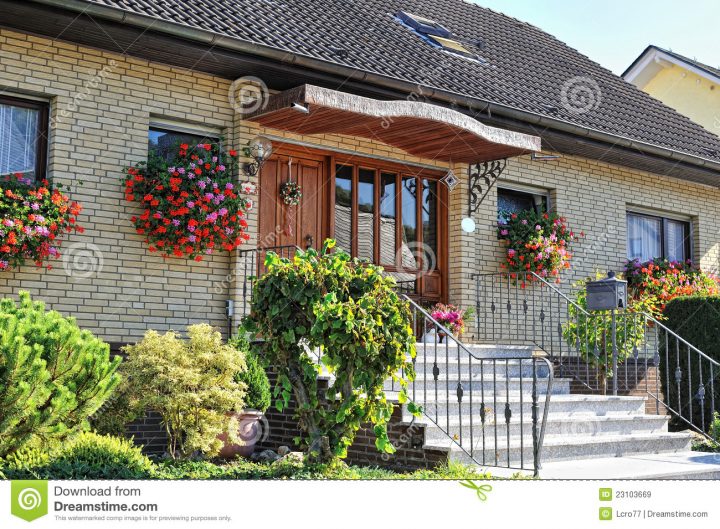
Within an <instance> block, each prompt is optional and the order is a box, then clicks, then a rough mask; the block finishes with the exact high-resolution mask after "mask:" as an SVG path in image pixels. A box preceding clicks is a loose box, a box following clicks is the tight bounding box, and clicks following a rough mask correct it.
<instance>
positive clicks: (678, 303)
mask: <svg viewBox="0 0 720 529" xmlns="http://www.w3.org/2000/svg"><path fill="white" fill-rule="evenodd" d="M664 315H665V318H666V319H667V321H666V322H665V324H666V325H667V326H668V327H669V328H670V329H671V330H672V331H674V332H675V333H677V334H678V335H679V336H681V337H682V338H683V339H685V340H687V341H688V342H689V343H691V344H692V345H693V346H695V347H697V348H698V349H700V350H701V351H702V352H703V353H705V354H706V355H707V356H709V357H710V358H712V359H713V360H715V361H716V362H720V296H688V297H679V298H675V299H673V300H670V301H669V302H668V304H667V305H666V307H665V311H664ZM667 342H668V347H667V351H666V347H665V337H664V336H661V340H660V358H661V361H660V373H661V376H660V378H661V382H662V385H663V394H664V395H665V397H666V402H668V403H669V405H670V406H671V407H672V408H673V409H674V410H676V411H678V412H680V413H681V414H682V415H683V417H686V418H687V419H690V418H691V415H692V422H693V423H694V424H696V425H697V426H701V423H702V418H703V415H702V413H701V408H700V399H699V389H700V382H702V383H703V385H704V390H705V399H704V404H705V405H704V419H705V421H704V422H705V430H706V431H709V429H710V425H711V423H712V418H711V417H712V415H711V401H712V395H711V394H710V390H711V384H710V373H711V370H710V364H711V362H710V361H708V360H702V361H699V355H698V354H697V353H695V352H694V351H693V350H690V354H689V358H690V361H689V363H688V348H687V347H686V346H685V345H684V344H682V343H681V342H678V341H677V340H675V339H674V338H673V337H672V336H668V341H667ZM678 353H679V354H678ZM678 365H679V367H680V377H681V378H680V393H679V395H678V385H677V383H676V378H675V374H676V371H677V368H678ZM701 371H702V377H701V376H700V375H701ZM688 374H690V375H691V380H692V386H691V387H690V388H688ZM712 375H713V377H714V380H713V383H712V387H713V389H714V392H715V409H716V410H718V408H720V369H718V367H717V366H713V368H712ZM668 379H669V382H670V384H669V385H668ZM678 396H679V401H678ZM678 402H679V404H678ZM674 422H675V423H676V424H677V425H678V426H683V425H684V424H685V423H684V422H682V421H680V420H675V421H674Z"/></svg>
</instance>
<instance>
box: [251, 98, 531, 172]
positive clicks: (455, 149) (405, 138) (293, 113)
mask: <svg viewBox="0 0 720 529" xmlns="http://www.w3.org/2000/svg"><path fill="white" fill-rule="evenodd" d="M304 109H305V110H304ZM247 119H248V120H249V121H253V122H256V123H259V124H260V125H263V126H265V127H271V128H274V129H279V130H285V131H288V132H293V133H296V134H346V135H350V136H360V137H363V138H368V139H371V140H376V141H379V142H382V143H386V144H388V145H392V146H394V147H397V148H398V149H401V150H403V151H405V152H407V153H410V154H413V155H415V156H420V157H423V158H430V159H433V160H441V161H455V162H467V163H475V162H485V161H489V160H497V159H500V158H508V157H512V156H518V155H521V154H525V153H529V152H533V151H539V150H540V138H539V137H537V136H531V135H529V134H522V133H519V132H513V131H509V130H503V129H498V128H494V127H488V126H487V125H484V124H483V123H481V122H479V121H478V120H476V119H473V118H471V117H470V116H466V115H465V114H463V113H461V112H458V111H456V110H452V109H449V108H445V107H441V106H437V105H432V104H429V103H422V102H419V101H381V100H378V99H371V98H368V97H361V96H357V95H354V94H348V93H345V92H340V91H337V90H330V89H328V88H321V87H319V86H313V85H307V84H306V85H302V86H298V87H296V88H292V89H290V90H286V91H284V92H280V93H278V94H274V95H272V96H271V97H270V98H269V100H268V103H267V105H265V106H264V107H263V108H261V109H259V110H257V111H255V112H253V113H252V114H249V115H248V117H247Z"/></svg>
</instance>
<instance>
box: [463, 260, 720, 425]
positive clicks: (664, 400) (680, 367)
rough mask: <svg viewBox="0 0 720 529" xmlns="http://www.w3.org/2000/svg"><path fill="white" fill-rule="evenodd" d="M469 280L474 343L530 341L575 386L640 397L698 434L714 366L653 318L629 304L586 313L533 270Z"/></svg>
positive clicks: (711, 398)
mask: <svg viewBox="0 0 720 529" xmlns="http://www.w3.org/2000/svg"><path fill="white" fill-rule="evenodd" d="M473 278H474V280H475V282H476V307H475V308H476V317H475V320H476V321H475V326H476V329H475V336H476V338H477V340H478V341H480V342H492V343H498V342H503V341H505V342H509V343H524V344H533V345H535V346H537V347H539V348H540V349H542V350H543V351H545V352H546V353H547V354H548V357H549V358H550V359H551V360H552V362H553V364H554V365H555V367H556V369H557V374H558V375H559V376H562V377H571V378H572V379H574V380H575V381H576V382H577V383H579V385H580V389H583V390H585V391H589V392H596V393H607V392H609V391H610V388H611V387H612V389H613V390H615V392H617V391H620V392H621V393H624V394H630V393H633V394H642V395H647V396H648V397H649V398H650V399H651V402H654V406H653V408H654V411H655V413H657V414H660V413H661V411H662V412H663V413H665V412H669V413H670V414H671V416H672V417H673V420H674V422H675V423H677V424H682V425H686V426H690V427H691V428H693V429H694V430H696V431H698V432H700V433H703V434H705V433H706V431H707V427H708V425H709V424H710V421H711V420H712V417H713V414H714V413H715V410H716V407H715V387H716V383H717V382H716V380H715V378H716V377H717V376H718V375H719V374H720V364H718V362H717V361H715V360H713V359H712V358H710V357H709V356H707V355H706V354H704V353H703V352H702V351H700V350H699V349H698V348H697V347H695V346H693V345H692V344H690V343H689V342H688V341H687V340H685V339H683V338H682V337H681V336H679V335H678V334H677V333H676V332H674V331H673V330H671V329H669V328H668V327H667V326H666V325H665V324H663V323H662V322H660V321H658V320H657V319H656V318H654V317H652V316H650V315H648V314H645V313H642V312H632V311H630V310H627V311H617V312H616V313H615V314H614V316H613V315H612V314H611V313H609V312H607V311H603V312H588V311H587V310H585V309H584V308H583V307H582V306H580V305H579V304H578V303H576V302H575V301H573V300H572V299H570V298H569V297H568V296H567V295H566V294H565V293H563V292H562V291H561V290H560V289H559V288H557V287H556V286H555V285H552V284H550V283H549V282H547V281H546V280H545V279H543V278H542V277H540V276H538V275H537V274H535V273H533V272H527V273H520V274H517V273H516V274H511V273H500V274H475V275H473ZM613 317H614V318H615V329H616V333H615V339H613V331H612V329H613V324H612V318H613ZM614 359H617V362H618V367H617V369H616V370H613V360H614Z"/></svg>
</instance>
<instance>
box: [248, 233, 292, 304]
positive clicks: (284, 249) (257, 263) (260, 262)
mask: <svg viewBox="0 0 720 529" xmlns="http://www.w3.org/2000/svg"><path fill="white" fill-rule="evenodd" d="M299 249H300V248H298V247H297V246H295V245H294V244H286V245H282V246H268V247H267V248H250V249H247V250H241V251H240V252H239V255H238V265H237V268H236V270H237V273H238V275H241V276H242V303H241V305H240V311H241V312H240V316H247V315H248V314H249V313H250V303H251V301H252V285H253V281H255V279H257V278H258V277H260V276H261V275H262V274H263V272H264V271H265V257H266V256H267V254H268V252H274V253H276V254H277V255H278V256H279V257H283V258H288V259H292V258H293V256H294V255H295V252H296V251H297V250H299Z"/></svg>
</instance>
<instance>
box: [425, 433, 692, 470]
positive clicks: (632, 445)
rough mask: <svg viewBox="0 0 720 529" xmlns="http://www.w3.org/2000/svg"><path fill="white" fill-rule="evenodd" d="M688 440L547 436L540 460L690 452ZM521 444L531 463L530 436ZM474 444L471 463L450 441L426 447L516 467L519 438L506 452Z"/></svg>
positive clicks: (673, 437)
mask: <svg viewBox="0 0 720 529" xmlns="http://www.w3.org/2000/svg"><path fill="white" fill-rule="evenodd" d="M691 439H692V436H691V435H690V434H689V433H685V432H677V433H676V432H672V433H670V432H664V433H644V434H629V435H603V436H597V435H596V436H573V437H565V436H548V437H546V438H545V441H544V443H543V446H542V454H541V457H542V461H543V462H545V463H547V462H550V461H568V460H580V459H594V458H603V457H620V456H625V455H634V454H660V453H674V452H686V451H688V450H690V443H691ZM463 441H464V442H463V447H464V448H465V449H466V450H468V451H469V449H470V443H469V438H468V437H466V438H464V440H463ZM523 441H524V445H523V449H522V454H523V457H524V460H525V462H526V463H527V462H528V461H532V456H533V454H532V451H533V447H532V441H531V438H530V437H528V438H527V439H523ZM474 442H475V447H476V449H475V450H474V452H473V457H474V461H473V459H471V458H470V457H469V456H468V455H467V454H466V453H465V452H464V451H463V450H461V449H460V448H459V447H458V446H457V445H456V444H455V442H453V441H452V440H451V439H446V440H444V441H433V442H429V443H428V442H426V444H425V446H426V447H429V448H432V447H436V446H437V447H448V446H449V447H450V459H452V460H454V461H459V462H463V463H467V464H472V463H473V462H475V463H477V464H480V465H483V464H485V465H492V466H494V465H496V464H500V465H507V462H508V457H509V460H510V465H511V466H519V464H520V461H521V459H520V453H521V449H520V441H519V439H511V440H510V450H509V452H508V449H507V445H506V444H503V443H501V442H498V444H497V447H496V446H495V444H494V438H493V439H492V442H491V443H490V445H489V446H488V442H487V438H486V445H485V450H484V451H483V450H482V439H480V440H478V439H474ZM508 454H509V456H508ZM483 455H484V459H483Z"/></svg>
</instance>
